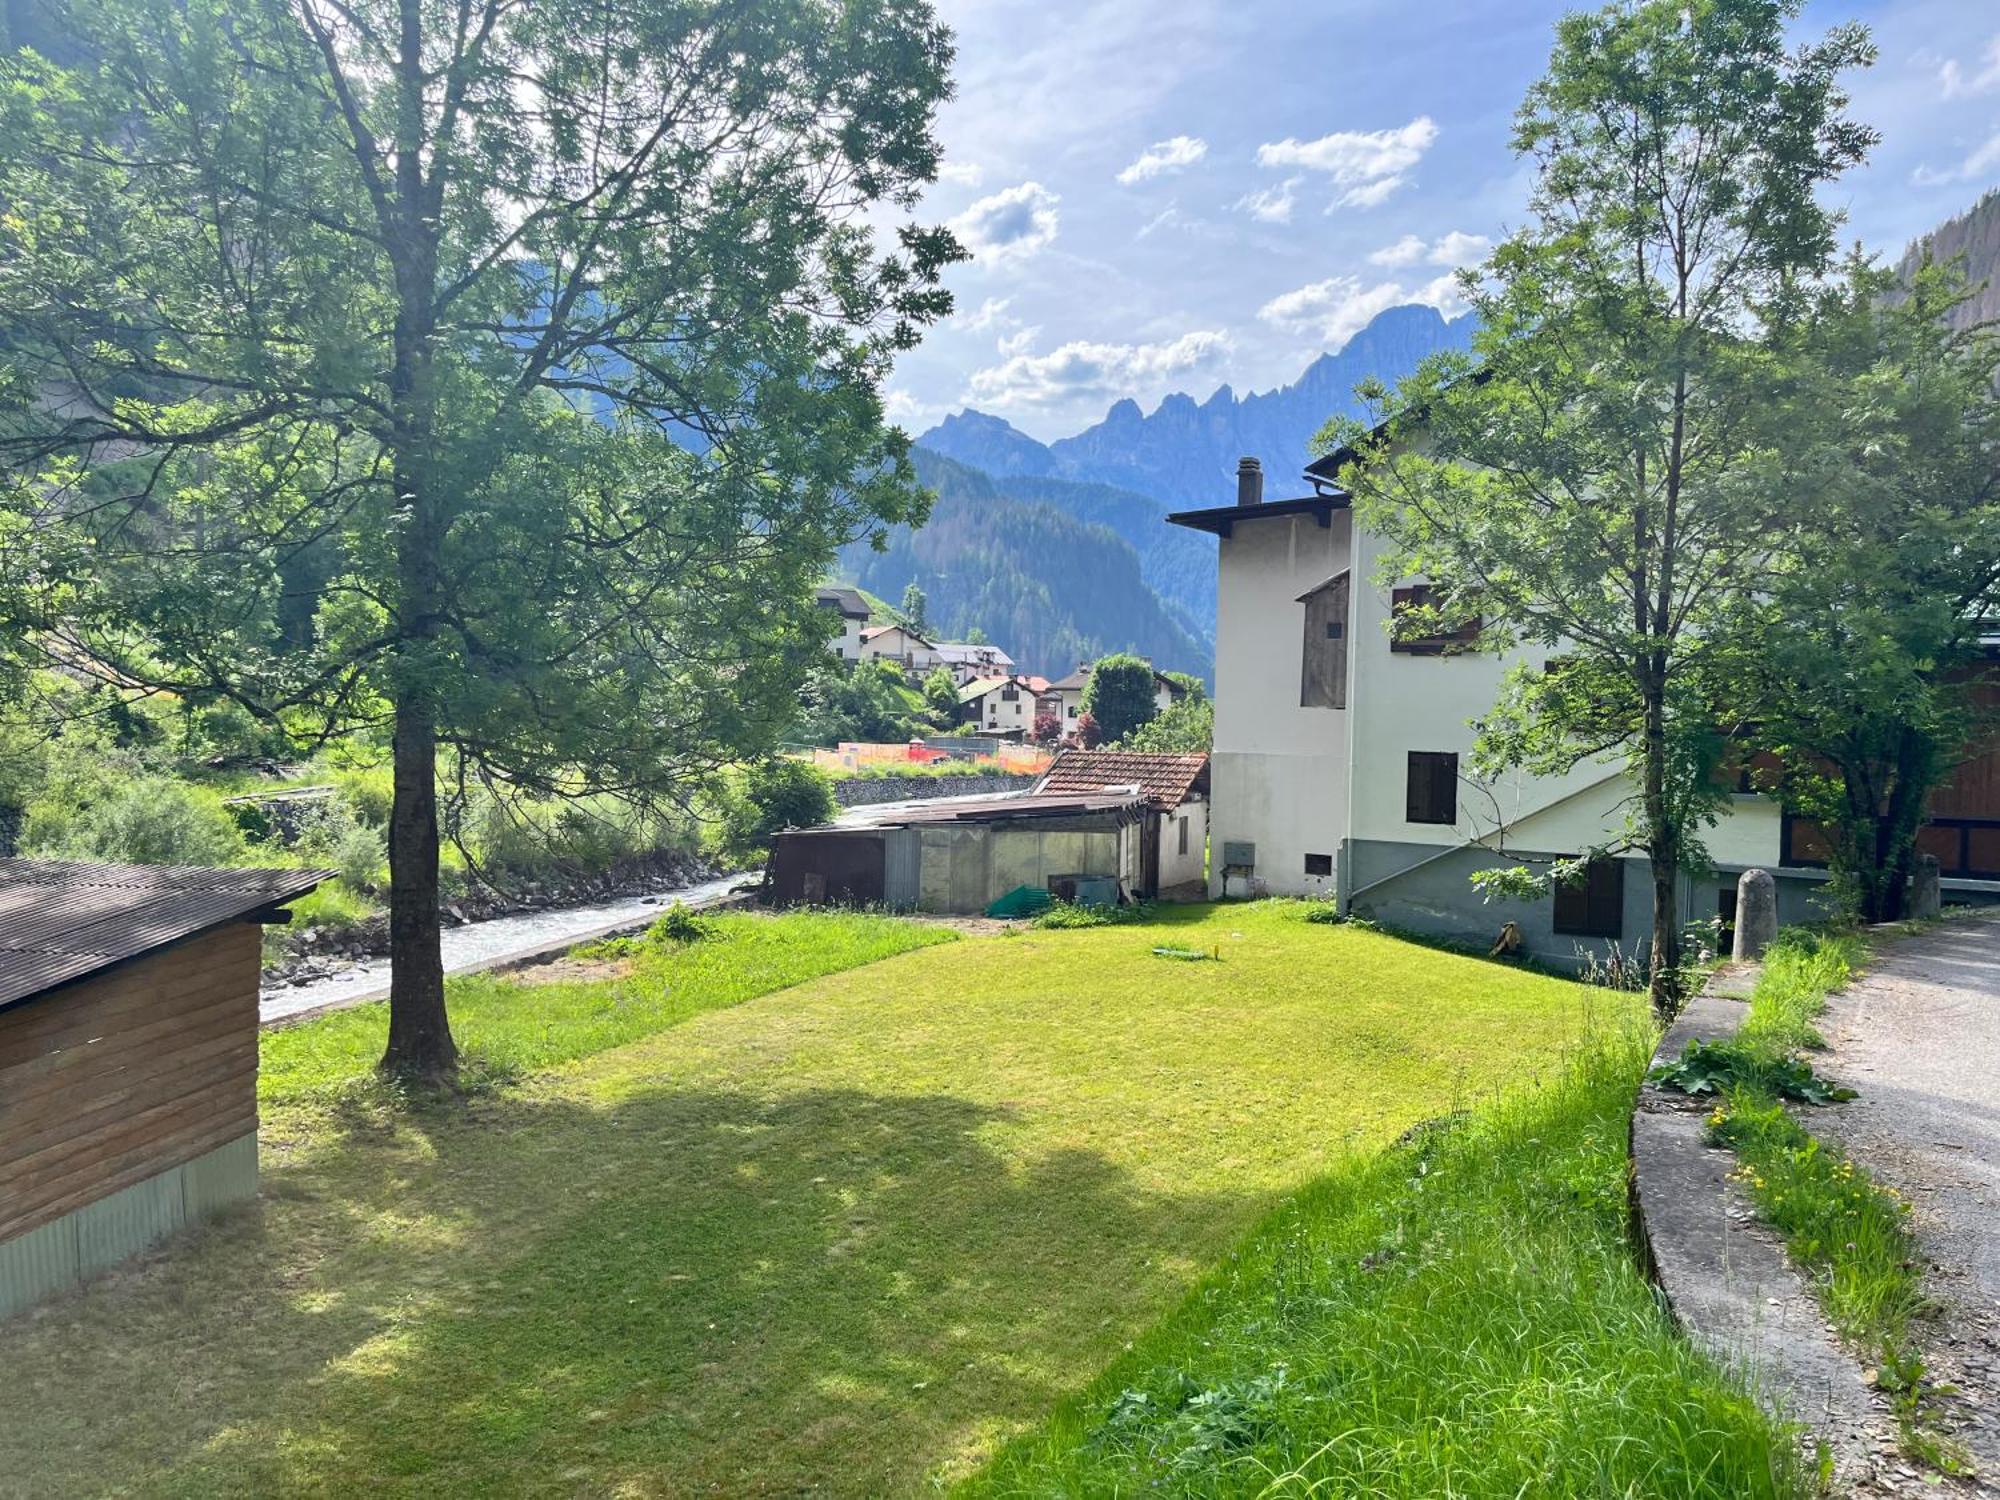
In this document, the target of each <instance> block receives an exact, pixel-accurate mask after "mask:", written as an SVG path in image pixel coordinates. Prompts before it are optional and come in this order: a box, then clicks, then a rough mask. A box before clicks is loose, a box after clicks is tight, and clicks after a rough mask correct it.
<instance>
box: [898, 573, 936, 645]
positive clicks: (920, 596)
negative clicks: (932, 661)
mask: <svg viewBox="0 0 2000 1500" xmlns="http://www.w3.org/2000/svg"><path fill="white" fill-rule="evenodd" d="M929 609H930V605H929V601H927V600H926V599H925V598H924V591H923V590H922V589H920V588H918V587H917V585H916V584H915V583H914V582H912V583H907V584H905V585H904V586H903V604H902V607H901V608H900V609H898V610H897V611H896V613H897V614H898V615H900V616H901V617H902V620H903V623H904V624H905V625H907V626H909V628H910V629H911V630H913V631H915V632H916V633H917V634H918V635H921V636H926V637H927V636H929V634H930V629H931V622H930V614H929Z"/></svg>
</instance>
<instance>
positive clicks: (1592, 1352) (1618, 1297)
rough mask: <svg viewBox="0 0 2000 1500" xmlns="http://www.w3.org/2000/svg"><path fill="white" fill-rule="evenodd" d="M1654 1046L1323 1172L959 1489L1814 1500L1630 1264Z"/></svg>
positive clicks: (1561, 1076)
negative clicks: (1638, 1082) (1085, 1384)
mask: <svg viewBox="0 0 2000 1500" xmlns="http://www.w3.org/2000/svg"><path fill="white" fill-rule="evenodd" d="M1356 940H1357V941H1360V942H1381V941H1385V940H1384V939H1379V938H1366V937H1357V939H1356ZM1216 972H1218V973H1220V972H1226V970H1225V969H1218V970H1217V971H1216ZM1650 1046H1651V1043H1650V1039H1649V1037H1648V1036H1647V1034H1646V1033H1645V1032H1644V1030H1643V1029H1642V1028H1638V1027H1634V1028H1632V1029H1631V1030H1629V1031H1625V1032H1618V1031H1614V1032H1613V1033H1612V1034H1610V1035H1608V1036H1598V1037H1596V1038H1593V1039H1592V1040H1591V1042H1589V1043H1588V1044H1587V1045H1586V1046H1585V1047H1584V1048H1583V1049H1581V1051H1580V1052H1579V1053H1578V1054H1577V1055H1575V1056H1574V1057H1573V1058H1572V1059H1571V1060H1570V1062H1569V1063H1568V1064H1567V1065H1566V1066H1563V1067H1560V1068H1558V1069H1557V1070H1555V1072H1554V1074H1553V1076H1551V1077H1549V1078H1548V1079H1547V1080H1546V1081H1543V1082H1539V1083H1536V1084H1532V1085H1531V1084H1517V1085H1516V1086H1515V1087H1514V1088H1512V1089H1511V1090H1509V1091H1508V1092H1506V1093H1505V1094H1503V1095H1502V1096H1501V1097H1500V1098H1498V1099H1497V1100H1494V1101H1492V1102H1489V1103H1487V1104H1485V1105H1483V1106H1481V1107H1480V1108H1479V1109H1477V1110H1476V1111H1474V1112H1473V1113H1471V1114H1470V1115H1469V1116H1465V1115H1461V1116H1459V1117H1457V1118H1455V1119H1451V1120H1447V1121H1445V1122H1441V1123H1439V1124H1437V1125H1436V1126H1434V1127H1432V1128H1420V1129H1418V1130H1416V1131H1413V1132H1411V1133H1410V1135H1409V1136H1407V1137H1406V1141H1407V1144H1403V1145H1400V1146H1398V1147H1397V1148H1396V1149H1393V1150H1390V1151H1387V1152H1385V1153H1382V1154H1380V1155H1375V1156H1368V1157H1359V1158H1353V1159H1350V1160H1347V1161H1345V1162H1342V1163H1340V1164H1339V1165H1337V1166H1336V1167H1335V1168H1334V1170H1333V1171H1332V1172H1331V1174H1330V1175H1329V1176H1328V1177H1327V1178H1325V1179H1324V1180H1322V1181H1321V1182H1319V1183H1318V1184H1316V1185H1315V1186H1313V1187H1312V1188H1310V1189H1308V1190H1307V1191H1305V1192H1304V1193H1301V1194H1299V1195H1298V1196H1297V1197H1295V1198H1293V1199H1291V1200H1289V1201H1287V1202H1286V1203H1285V1204H1283V1205H1282V1206H1281V1207H1280V1208H1279V1209H1278V1210H1277V1211H1276V1212H1274V1213H1273V1214H1272V1215H1271V1216H1270V1217H1269V1218H1268V1219H1266V1220H1265V1222H1264V1223H1263V1224H1262V1225H1261V1226H1260V1227H1259V1229H1258V1231H1257V1233H1256V1234H1255V1235H1254V1236H1253V1237H1252V1238H1251V1240H1250V1241H1249V1242H1248V1243H1247V1244H1245V1245H1244V1246H1242V1247H1241V1248H1240V1249H1239V1250H1238V1251H1237V1252H1236V1253H1235V1254H1233V1255H1231V1256H1230V1257H1229V1258H1228V1260H1226V1261H1225V1262H1223V1264H1222V1265H1221V1266H1219V1267H1218V1268H1217V1269H1216V1270H1215V1271H1214V1272H1213V1273H1212V1274H1211V1275H1210V1276H1209V1277H1208V1278H1207V1279H1206V1280H1205V1281H1203V1282H1202V1283H1201V1284H1200V1285H1199V1286H1198V1287H1197V1288H1196V1289H1195V1290H1194V1292H1193V1293H1192V1294H1191V1295H1190V1296H1189V1297H1188V1298H1187V1300H1186V1301H1185V1302H1184V1303H1183V1304H1182V1306H1181V1307H1180V1309H1179V1311H1178V1312H1176V1313H1175V1314H1174V1316H1172V1317H1171V1318H1169V1319H1168V1320H1167V1321H1166V1322H1165V1323H1164V1324H1162V1325H1161V1326H1159V1327H1158V1328H1155V1329H1154V1330H1153V1331H1152V1332H1150V1333H1149V1334H1147V1335H1146V1336H1145V1337H1144V1338H1142V1339H1140V1340H1139V1341H1138V1342H1137V1343H1136V1344H1134V1345H1131V1346H1128V1350H1127V1352H1126V1353H1125V1354H1124V1355H1123V1357H1121V1358H1120V1359H1119V1360H1118V1361H1117V1362H1116V1363H1115V1364H1113V1365H1112V1367H1111V1368H1110V1369H1109V1370H1107V1371H1105V1372H1104V1374H1103V1375H1101V1376H1100V1377H1099V1378H1098V1379H1097V1380H1096V1381H1095V1382H1094V1383H1093V1384H1092V1386H1091V1387H1090V1389H1089V1390H1087V1391H1085V1392H1084V1393H1083V1394H1082V1395H1081V1396H1080V1397H1077V1398H1075V1399H1073V1400H1071V1401H1068V1402H1065V1403H1064V1404H1063V1406H1062V1407H1061V1408H1060V1409H1059V1410H1058V1411H1057V1413H1056V1414H1055V1416H1054V1417H1053V1418H1051V1419H1050V1420H1049V1421H1047V1422H1046V1423H1044V1424H1043V1426H1042V1427H1041V1428H1039V1429H1038V1430H1036V1431H1033V1432H1030V1433H1028V1434H1027V1435H1026V1436H1024V1437H1021V1438H1018V1439H1016V1440H1015V1441H1014V1442H1013V1443H1011V1444H1009V1445H1008V1447H1007V1448H1005V1449H1004V1450H1002V1452H1001V1453H1000V1455H999V1457H998V1458H997V1459H996V1460H995V1461H994V1462H993V1463H992V1464H991V1465H990V1466H989V1467H988V1468H987V1469H986V1470H985V1471H984V1472H982V1473H981V1474H980V1475H978V1476H977V1477H976V1478H975V1480H974V1481H973V1482H972V1483H971V1484H970V1485H969V1486H967V1492H968V1493H969V1494H970V1495H974V1496H982V1497H984V1496H1016V1495H1110V1494H1142V1493H1150V1492H1153V1491H1158V1492H1161V1493H1171V1494H1175V1495H1185V1496H1218V1497H1219V1496H1225V1495H1250V1494H1260V1493H1268V1492H1272V1489H1273V1480H1274V1479H1275V1478H1277V1477H1278V1476H1283V1481H1282V1483H1281V1484H1280V1485H1279V1486H1278V1488H1279V1489H1280V1490H1282V1491H1283V1492H1287V1493H1289V1492H1294V1491H1295V1492H1297V1493H1299V1494H1327V1495H1380V1496H1407V1497H1418V1496H1431V1495H1442V1494H1451V1495H1462V1496H1469V1497H1479V1496H1493V1497H1514V1496H1518V1495H1523V1494H1565V1495H1585V1494H1606V1495H1611V1494H1616V1495H1624V1494H1672V1495H1681V1496H1710V1497H1715V1500H1723V1497H1729V1500H1736V1497H1741V1496H1785V1497H1797V1500H1803V1497H1805V1496H1807V1495H1809V1494H1811V1493H1814V1491H1813V1487H1812V1484H1811V1478H1810V1475H1809V1474H1808V1473H1807V1472H1806V1467H1805V1465H1804V1463H1803V1462H1802V1460H1801V1457H1800V1455H1799V1453H1798V1451H1797V1449H1796V1447H1795V1445H1794V1443H1793V1441H1792V1439H1791V1436H1790V1434H1789V1433H1787V1432H1785V1431H1783V1430H1782V1429H1779V1428H1778V1427H1776V1425H1775V1424H1774V1423H1773V1422H1772V1421H1771V1420H1770V1419H1769V1418H1767V1417H1766V1416H1765V1415H1764V1414H1763V1413H1762V1412H1761V1411H1760V1410H1759V1409H1758V1406H1757V1403H1756V1401H1755V1400H1754V1399H1753V1398H1752V1396H1751V1393H1750V1392H1749V1390H1748V1389H1746V1387H1745V1386H1744V1385H1743V1384H1742V1383H1741V1382H1740V1381H1738V1380H1737V1379H1735V1378H1734V1377H1731V1376H1729V1375H1727V1374H1725V1373H1724V1372H1722V1371H1721V1370H1719V1369H1718V1368H1717V1367H1716V1366H1714V1365H1713V1364H1711V1363H1709V1362H1708V1361H1707V1360H1705V1359H1704V1358H1703V1357H1702V1356H1701V1355H1700V1354H1699V1353H1698V1352H1697V1351H1696V1350H1695V1349H1694V1348H1693V1346H1692V1345H1690V1344H1689V1343H1688V1342H1687V1341H1686V1340H1685V1339H1683V1338H1682V1337H1680V1335H1679V1334H1678V1332H1677V1331H1676V1330H1675V1329H1674V1328H1673V1326H1672V1325H1671V1323H1670V1322H1669V1320H1668V1319H1667V1317H1666V1316H1665V1315H1664V1314H1663V1313H1662V1312H1661V1310H1660V1307H1659V1303H1658V1300H1657V1297H1656V1295H1655V1294H1654V1291H1653V1289H1652V1287H1651V1286H1650V1285H1649V1284H1648V1283H1647V1281H1646V1278H1645V1277H1644V1275H1643V1274H1642V1273H1641V1272H1640V1270H1639V1268H1638V1266H1637V1265H1636V1263H1635V1262H1634V1260H1633V1258H1632V1255H1631V1249H1630V1244H1629V1241H1628V1234H1629V1222H1628V1216H1629V1206H1628V1203H1627V1198H1626V1192H1627V1182H1626V1172H1627V1162H1626V1149H1625V1146H1626V1141H1625V1136H1626V1130H1627V1128H1628V1123H1629V1119H1630V1113H1631V1098H1632V1086H1633V1081H1634V1079H1635V1078H1636V1077H1637V1076H1638V1073H1639V1071H1640V1069H1641V1068H1642V1067H1643V1066H1644V1059H1645V1056H1646V1054H1647V1052H1648V1050H1649V1049H1650ZM1606 1433H1616V1434H1617V1435H1618V1441H1616V1442H1615V1443H1606V1442H1605V1440H1604V1436H1605V1434H1606Z"/></svg>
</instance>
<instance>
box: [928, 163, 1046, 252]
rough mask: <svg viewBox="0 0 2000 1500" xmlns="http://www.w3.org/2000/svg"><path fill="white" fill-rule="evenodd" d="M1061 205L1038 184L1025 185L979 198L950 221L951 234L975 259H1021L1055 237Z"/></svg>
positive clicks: (1025, 183)
mask: <svg viewBox="0 0 2000 1500" xmlns="http://www.w3.org/2000/svg"><path fill="white" fill-rule="evenodd" d="M1061 201H1062V199H1061V198H1060V197H1059V196H1058V195H1057V194H1055V193H1052V192H1050V191H1049V190H1048V189H1047V188H1045V187H1043V186H1042V185H1041V184H1040V183H1039V182H1024V183H1021V184H1020V185H1019V186H1017V187H1010V188H1006V189H1004V190H1002V191H1001V192H997V193H994V194H991V195H990V196H988V197H985V198H981V199H980V200H979V201H978V202H977V203H975V204H973V205H972V207H970V208H968V209H967V210H966V211H965V212H964V213H962V214H960V215H959V216H958V217H957V218H955V219H953V220H952V221H951V225H950V227H951V231H952V233H954V234H956V235H957V236H958V237H959V239H960V240H961V241H963V242H964V244H965V247H966V248H967V249H968V250H970V251H971V252H972V253H973V255H974V257H975V258H977V259H980V260H984V261H988V262H998V261H1003V260H1019V259H1024V258H1026V257H1027V256H1030V255H1033V254H1034V253H1035V252H1036V251H1037V250H1039V249H1041V248H1042V247H1043V246H1044V245H1046V244H1048V243H1049V242H1050V241H1051V240H1053V239H1054V238H1055V237H1056V228H1057V224H1058V222H1059V221H1058V219H1057V215H1056V205H1057V204H1058V203H1060V202H1061Z"/></svg>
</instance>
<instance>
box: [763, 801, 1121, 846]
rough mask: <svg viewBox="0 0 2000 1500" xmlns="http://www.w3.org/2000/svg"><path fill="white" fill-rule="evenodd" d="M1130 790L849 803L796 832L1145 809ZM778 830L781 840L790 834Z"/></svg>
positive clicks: (1009, 819) (1052, 816)
mask: <svg viewBox="0 0 2000 1500" xmlns="http://www.w3.org/2000/svg"><path fill="white" fill-rule="evenodd" d="M1145 805H1146V804H1145V798H1143V797H1141V796H1138V795H1137V794H1135V793H1132V792H1101V791H1100V792H1059V793H1050V794H1044V793H1040V792H1028V793H1022V792H1001V793H997V794H995V795H991V796H974V797H937V798H932V799H930V800H927V801H922V802H900V803H894V804H888V803H884V804H878V805H876V806H874V807H854V808H849V809H848V810H847V812H845V813H843V814H842V815H841V820H840V822H839V823H838V824H836V825H834V826H833V827H832V828H826V829H799V830H795V831H796V832H798V833H804V834H811V833H826V832H835V831H840V832H852V831H854V830H856V829H861V828H901V827H907V826H909V825H912V824H917V823H1011V822H1016V821H1019V820H1022V819H1030V818H1071V817H1080V816H1083V815H1086V814H1090V813H1107V812H1109V813H1131V814H1133V815H1135V816H1136V815H1137V814H1138V813H1139V812H1140V811H1141V810H1142V809H1143V808H1144V807H1145ZM791 836H792V835H791V833H785V834H780V835H779V837H780V838H788V837H791Z"/></svg>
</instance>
